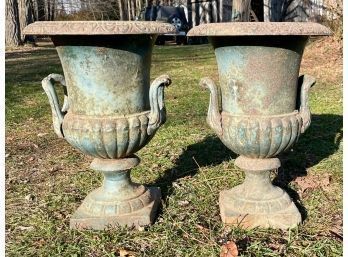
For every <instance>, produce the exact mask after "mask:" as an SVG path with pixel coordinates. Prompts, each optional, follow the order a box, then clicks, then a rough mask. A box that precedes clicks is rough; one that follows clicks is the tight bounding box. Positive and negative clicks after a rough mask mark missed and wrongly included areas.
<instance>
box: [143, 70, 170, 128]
mask: <svg viewBox="0 0 348 257" xmlns="http://www.w3.org/2000/svg"><path fill="white" fill-rule="evenodd" d="M171 83H172V81H171V80H170V78H169V76H168V75H161V76H159V77H158V78H156V79H155V80H154V81H153V82H152V84H151V86H150V93H149V98H150V107H151V112H150V116H149V125H148V127H147V134H148V135H153V134H154V133H155V132H156V130H157V129H158V128H159V127H160V126H161V125H162V124H163V123H165V122H166V107H165V104H164V87H165V86H169V85H170V84H171Z"/></svg>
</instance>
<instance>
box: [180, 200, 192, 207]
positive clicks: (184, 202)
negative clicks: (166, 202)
mask: <svg viewBox="0 0 348 257" xmlns="http://www.w3.org/2000/svg"><path fill="white" fill-rule="evenodd" d="M189 204H190V202H189V201H187V200H184V201H179V202H178V205H179V206H187V205H189Z"/></svg>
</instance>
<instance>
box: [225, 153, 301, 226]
mask: <svg viewBox="0 0 348 257" xmlns="http://www.w3.org/2000/svg"><path fill="white" fill-rule="evenodd" d="M235 165H236V166H237V167H238V168H240V169H242V170H243V171H244V172H245V180H244V182H243V183H242V184H241V185H238V186H236V187H234V188H232V189H231V190H225V191H222V192H221V193H220V198H219V205H220V215H221V218H222V221H223V222H224V223H226V224H232V225H237V226H241V227H243V228H254V227H263V228H268V227H272V228H275V227H276V228H281V229H288V228H292V227H295V226H297V225H298V224H299V223H301V214H300V212H299V211H298V209H297V208H296V206H295V204H294V202H293V201H292V200H291V199H290V197H289V195H288V194H287V193H286V192H285V191H284V190H283V189H281V188H279V187H277V186H274V185H273V184H272V181H271V179H270V172H271V171H272V170H275V169H278V168H279V167H280V161H279V159H278V158H270V159H253V158H248V157H244V156H239V157H238V158H237V159H236V161H235Z"/></svg>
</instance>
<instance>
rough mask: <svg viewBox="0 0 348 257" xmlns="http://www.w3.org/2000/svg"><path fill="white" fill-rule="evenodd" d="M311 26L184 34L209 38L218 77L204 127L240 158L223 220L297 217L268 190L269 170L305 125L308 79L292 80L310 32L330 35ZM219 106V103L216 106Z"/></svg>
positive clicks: (276, 223) (221, 27) (286, 221)
mask: <svg viewBox="0 0 348 257" xmlns="http://www.w3.org/2000/svg"><path fill="white" fill-rule="evenodd" d="M330 33H331V32H330V30H329V29H327V28H326V27H324V26H322V25H319V24H315V23H286V22H284V23H263V22H255V23H249V22H243V23H238V22H235V23H220V24H205V25H200V26H198V27H195V28H194V29H192V30H191V31H190V32H189V36H208V38H209V40H210V42H211V44H212V45H213V48H214V51H215V56H216V60H217V65H218V72H219V82H220V83H219V86H216V85H215V84H214V82H213V81H212V80H211V79H209V78H203V79H202V80H201V84H202V85H203V86H205V87H208V88H209V89H210V91H211V97H210V106H209V110H208V117H207V122H208V124H209V125H210V126H211V127H212V128H213V129H214V131H215V132H216V133H217V135H218V136H219V138H220V139H221V141H222V142H223V143H224V144H225V145H226V146H227V147H228V148H229V149H231V150H232V151H233V152H235V153H237V154H239V155H241V156H240V157H238V158H237V160H236V162H235V164H236V165H237V166H238V167H239V168H241V169H243V170H245V172H246V179H245V181H244V183H243V184H242V185H239V186H237V187H235V188H233V189H231V190H228V191H223V192H221V194H220V211H221V217H222V219H223V221H224V222H225V223H234V224H241V225H244V226H245V227H256V226H263V227H280V228H288V227H293V226H295V225H297V224H299V223H300V221H301V216H300V213H299V212H298V210H297V208H296V207H295V205H294V203H293V202H292V201H291V200H290V198H289V196H288V195H287V194H286V193H285V192H284V191H283V190H281V189H280V188H277V187H275V186H273V185H272V184H271V182H270V179H269V171H270V170H273V169H277V168H278V167H279V166H280V162H279V160H278V159H277V158H274V157H276V156H277V155H278V154H279V153H281V152H283V151H286V150H288V149H290V148H291V147H292V146H293V145H294V143H295V142H296V141H297V140H298V138H299V136H300V134H301V133H303V132H304V131H305V130H306V129H307V128H308V126H309V125H310V121H311V119H310V110H309V105H308V92H309V88H310V87H311V86H312V85H313V84H314V83H315V80H314V78H312V77H311V76H308V75H303V76H300V77H299V70H300V64H301V59H302V55H303V51H304V48H305V45H306V42H307V40H308V38H309V36H310V35H329V34H330ZM219 103H220V105H219Z"/></svg>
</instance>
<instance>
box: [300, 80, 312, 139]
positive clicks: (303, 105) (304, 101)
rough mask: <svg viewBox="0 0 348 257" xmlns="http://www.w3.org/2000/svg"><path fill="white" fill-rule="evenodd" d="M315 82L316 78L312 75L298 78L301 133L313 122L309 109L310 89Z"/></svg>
mask: <svg viewBox="0 0 348 257" xmlns="http://www.w3.org/2000/svg"><path fill="white" fill-rule="evenodd" d="M314 84H315V78H313V77H312V76H310V75H302V76H300V77H299V79H298V87H299V92H300V95H299V98H300V99H299V100H300V103H299V104H300V106H299V113H300V116H301V118H302V127H301V133H304V132H305V131H306V130H307V128H308V127H309V125H310V124H311V111H310V109H309V89H310V88H311V87H312V86H313V85H314Z"/></svg>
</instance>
